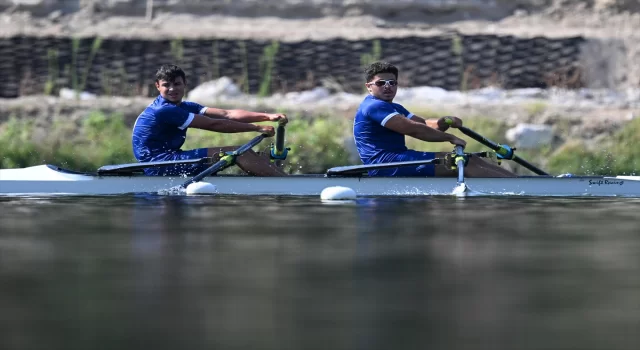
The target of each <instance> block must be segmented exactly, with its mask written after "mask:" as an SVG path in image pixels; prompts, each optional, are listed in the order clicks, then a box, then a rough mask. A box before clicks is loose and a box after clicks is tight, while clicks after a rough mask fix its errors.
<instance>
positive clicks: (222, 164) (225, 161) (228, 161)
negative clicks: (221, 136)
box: [180, 134, 269, 188]
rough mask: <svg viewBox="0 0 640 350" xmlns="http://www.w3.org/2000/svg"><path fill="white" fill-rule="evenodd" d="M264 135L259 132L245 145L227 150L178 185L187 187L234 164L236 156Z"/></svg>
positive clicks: (255, 143) (248, 148) (257, 142)
mask: <svg viewBox="0 0 640 350" xmlns="http://www.w3.org/2000/svg"><path fill="white" fill-rule="evenodd" d="M265 137H269V136H267V135H265V134H261V135H259V136H256V137H254V138H253V140H251V141H249V142H248V143H247V144H246V145H243V146H240V147H239V148H238V149H237V150H235V151H232V152H227V154H225V155H224V156H223V157H222V158H220V160H219V161H217V162H216V163H214V164H213V165H212V166H210V167H209V168H207V169H205V170H204V171H203V172H201V173H200V174H198V175H196V176H194V177H192V178H191V179H189V180H188V181H187V182H185V183H183V184H182V185H180V187H182V188H187V186H189V185H190V184H192V183H194V182H198V181H200V180H202V179H204V178H205V177H207V176H209V175H211V174H213V173H215V172H218V171H221V170H223V169H225V168H227V167H230V166H232V165H233V164H235V162H236V158H237V157H238V156H239V155H241V154H243V153H245V152H247V151H248V150H250V149H252V148H253V147H254V146H255V145H257V144H259V143H260V142H261V141H262V140H263V139H264V138H265Z"/></svg>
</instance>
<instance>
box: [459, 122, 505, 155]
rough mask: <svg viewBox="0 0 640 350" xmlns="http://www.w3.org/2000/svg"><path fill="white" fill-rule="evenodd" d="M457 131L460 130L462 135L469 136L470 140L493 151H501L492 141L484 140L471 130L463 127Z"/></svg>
mask: <svg viewBox="0 0 640 350" xmlns="http://www.w3.org/2000/svg"><path fill="white" fill-rule="evenodd" d="M458 130H460V131H461V132H462V133H463V134H465V135H467V136H469V137H470V138H472V139H474V140H476V141H478V142H480V143H481V144H483V145H485V146H487V147H489V148H491V149H492V150H494V151H499V150H500V149H502V147H501V146H500V145H499V144H497V143H495V142H493V141H491V140H489V139H486V138H485V137H484V136H482V135H480V134H478V133H477V132H475V131H473V130H471V129H469V128H467V127H465V126H461V127H459V128H458Z"/></svg>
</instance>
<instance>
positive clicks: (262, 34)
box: [0, 0, 640, 174]
mask: <svg viewBox="0 0 640 350" xmlns="http://www.w3.org/2000/svg"><path fill="white" fill-rule="evenodd" d="M639 7H640V6H639V5H638V1H635V0H513V1H512V0H450V1H440V0H402V1H382V0H362V1H346V0H345V1H341V0H303V1H300V0H295V1H294V0H264V1H262V0H236V1H226V0H225V1H223V0H185V1H172V0H104V1H97V0H0V23H2V26H0V70H2V72H3V80H2V89H0V123H1V125H2V127H1V128H0V152H1V154H0V155H1V156H2V157H0V162H1V165H2V167H4V168H7V167H22V166H27V165H33V164H40V163H42V162H54V163H57V164H59V165H62V166H68V167H76V168H80V169H84V170H92V169H95V168H96V167H99V166H100V165H103V164H105V163H114V162H128V161H131V160H132V159H133V157H132V154H131V151H130V140H129V132H130V129H131V126H132V124H133V122H134V120H135V118H136V117H137V115H138V114H139V113H140V111H142V110H143V109H144V107H145V106H146V105H147V104H148V103H149V102H150V101H151V100H152V98H153V97H154V96H155V95H156V93H157V91H156V90H155V88H154V86H153V75H154V72H155V70H156V69H157V68H158V67H159V66H160V65H161V64H165V63H174V64H178V65H180V66H181V67H182V68H183V69H185V71H186V73H187V76H188V83H189V89H190V90H189V94H188V98H189V99H193V100H195V101H197V102H199V103H201V104H205V105H210V106H218V107H223V108H225V107H230V108H246V109H256V110H264V111H279V112H286V113H288V114H289V116H290V117H291V119H292V120H293V123H292V124H291V133H289V137H290V141H291V142H290V143H292V147H293V148H294V151H296V150H301V151H302V150H305V151H311V152H312V153H314V154H316V155H318V157H314V158H313V162H311V161H310V160H309V159H308V158H306V157H305V156H304V155H302V154H300V153H301V152H293V153H292V158H291V159H290V163H289V164H290V167H289V168H288V171H289V172H291V173H310V172H321V171H323V170H324V169H326V168H327V167H330V166H336V165H341V164H345V163H350V162H359V160H358V159H357V156H356V154H355V150H354V149H353V145H352V143H353V142H352V135H351V134H350V130H351V122H352V118H353V115H354V113H355V109H356V108H357V106H358V104H359V102H360V101H361V100H362V98H363V96H364V91H365V90H364V86H363V83H364V78H363V77H362V68H363V67H364V66H366V65H367V64H369V63H371V62H374V61H377V60H386V61H389V62H391V63H393V64H395V65H397V66H398V67H399V68H400V84H401V89H400V90H399V93H398V97H397V98H396V101H397V102H399V103H402V104H404V105H405V106H407V107H408V108H409V110H410V111H412V112H413V113H415V114H418V115H420V116H424V117H438V116H442V115H456V116H459V117H461V118H463V120H464V121H465V122H466V123H467V125H468V126H471V127H472V128H475V129H477V130H476V131H479V132H480V133H482V134H485V135H486V136H488V137H490V138H494V139H495V140H496V141H498V142H507V143H509V144H511V145H512V146H515V147H517V148H518V149H519V150H520V152H521V153H520V154H521V155H522V156H524V157H528V158H529V160H530V161H531V162H533V163H536V164H539V165H540V166H541V167H543V168H547V169H548V170H549V171H550V172H553V173H565V172H571V173H576V174H630V173H634V172H635V171H637V169H638V159H640V155H639V154H638V152H640V151H639V149H640V148H638V147H633V145H634V144H637V143H638V141H639V138H640V126H639V125H638V124H639V123H640V122H638V118H637V117H638V115H640V65H639V64H638V62H640V40H639V35H640V34H639V31H638V30H637V28H638V27H640V12H639V11H640V9H639ZM25 130H29V132H25ZM303 130H312V132H314V133H319V134H320V135H323V136H324V137H319V138H317V139H314V140H310V139H309V138H308V137H304V135H301V134H299V133H298V131H303ZM97 131H99V132H97ZM190 134H191V135H190V137H189V138H188V142H187V145H186V146H185V147H207V146H208V145H211V144H218V143H221V144H238V143H240V142H241V141H244V139H243V135H224V136H211V135H208V134H206V133H205V134H202V133H199V132H198V131H191V132H190ZM45 135H46V137H45ZM460 136H461V135H460ZM62 141H64V142H62ZM70 143H73V144H76V145H78V144H82V145H83V146H84V147H85V148H84V149H85V152H83V154H72V153H73V152H72V151H71V150H70V149H74V148H77V147H66V146H65V145H69V144H70ZM107 146H108V147H107ZM409 146H410V147H414V148H417V149H424V150H427V149H430V150H433V149H436V150H446V151H449V149H448V146H446V145H425V144H424V143H421V142H415V140H410V141H409ZM473 147H475V146H474V145H473V143H472V145H471V148H470V150H473V151H475V150H476V149H474V148H473ZM107 148H108V149H110V151H108V152H106V151H105V149H107ZM478 149H481V148H480V147H478ZM322 150H328V151H322ZM36 153H37V154H38V156H35V155H34V154H36ZM576 155H579V156H578V157H577V156H576ZM504 166H506V167H512V165H510V164H506V165H504ZM511 169H512V170H514V171H517V172H519V173H523V174H524V173H526V170H522V169H519V168H517V167H512V168H511Z"/></svg>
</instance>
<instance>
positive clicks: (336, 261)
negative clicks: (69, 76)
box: [0, 195, 640, 349]
mask: <svg viewBox="0 0 640 350" xmlns="http://www.w3.org/2000/svg"><path fill="white" fill-rule="evenodd" d="M639 209H640V201H637V200H616V199H607V200H592V199H566V200H565V199H536V198H534V199H504V198H469V199H466V200H464V201H460V200H457V199H455V198H438V197H432V198H409V199H402V200H399V199H389V198H363V199H358V200H357V201H355V203H349V204H346V205H326V204H323V203H322V202H320V201H317V200H314V199H297V198H285V197H263V198H246V197H179V196H176V197H169V196H148V195H140V196H133V197H80V198H57V199H56V198H40V199H7V198H3V199H0V228H1V229H2V232H1V234H0V283H1V284H0V310H2V312H1V313H0V349H32V348H33V349H36V348H42V344H47V348H51V349H70V348H105V349H113V348H120V349H134V348H135V349H138V348H140V347H154V348H156V347H157V348H171V349H174V348H188V349H201V348H202V349H205V348H206V349H210V348H224V349H228V348H251V349H302V348H304V349H316V348H317V349H327V348H328V349H377V348H379V349H389V348H402V349H413V348H445V349H476V348H491V349H541V348H544V349H568V348H574V349H636V348H638V347H639V346H640V336H638V335H637V325H638V324H640V309H638V305H640V297H639V296H638V295H640V237H638V232H640V226H639V223H638V219H637V217H638V216H637V213H638V212H639Z"/></svg>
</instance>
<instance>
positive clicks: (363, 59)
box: [360, 40, 382, 68]
mask: <svg viewBox="0 0 640 350" xmlns="http://www.w3.org/2000/svg"><path fill="white" fill-rule="evenodd" d="M381 57H382V45H380V40H374V41H373V43H372V44H371V53H365V54H363V55H362V56H360V66H362V67H363V68H364V67H366V66H368V65H370V64H372V63H374V62H377V61H380V58H381Z"/></svg>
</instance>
